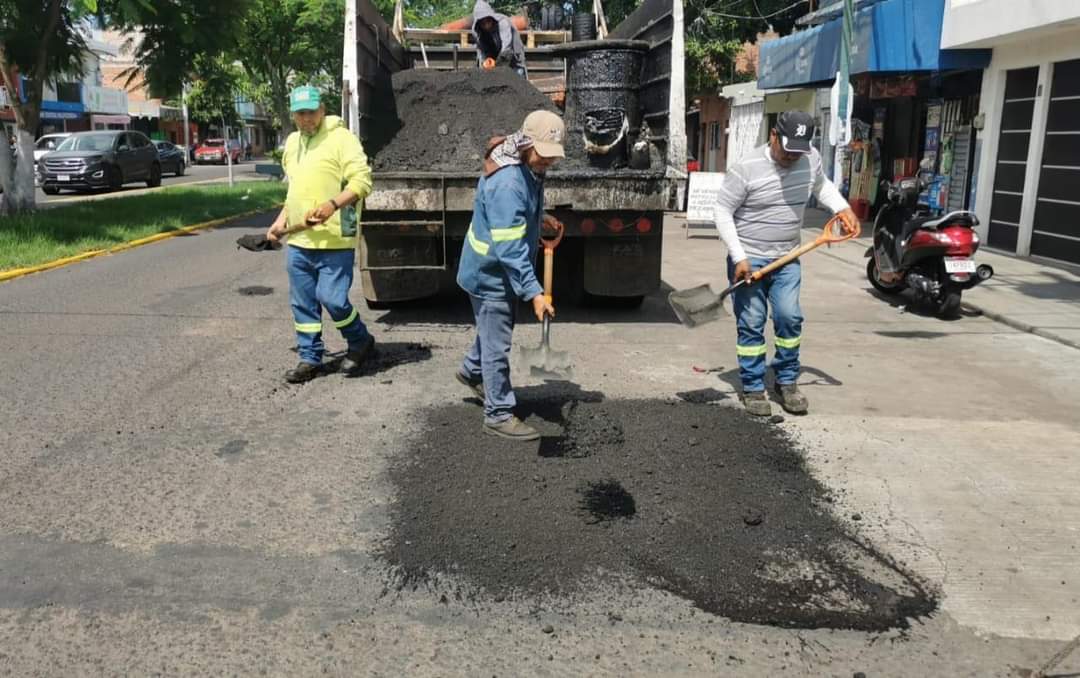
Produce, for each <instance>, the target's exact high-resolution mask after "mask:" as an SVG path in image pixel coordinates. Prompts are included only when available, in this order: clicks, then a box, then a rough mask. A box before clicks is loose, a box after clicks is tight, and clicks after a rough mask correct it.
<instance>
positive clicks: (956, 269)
mask: <svg viewBox="0 0 1080 678" xmlns="http://www.w3.org/2000/svg"><path fill="white" fill-rule="evenodd" d="M945 272H946V273H974V272H975V260H974V259H946V260H945Z"/></svg>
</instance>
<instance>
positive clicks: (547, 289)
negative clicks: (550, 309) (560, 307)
mask: <svg viewBox="0 0 1080 678" xmlns="http://www.w3.org/2000/svg"><path fill="white" fill-rule="evenodd" d="M554 272H555V250H553V249H551V248H549V247H545V248H544V296H545V297H547V302H548V303H549V304H550V303H551V287H552V285H551V279H552V277H553V274H554Z"/></svg>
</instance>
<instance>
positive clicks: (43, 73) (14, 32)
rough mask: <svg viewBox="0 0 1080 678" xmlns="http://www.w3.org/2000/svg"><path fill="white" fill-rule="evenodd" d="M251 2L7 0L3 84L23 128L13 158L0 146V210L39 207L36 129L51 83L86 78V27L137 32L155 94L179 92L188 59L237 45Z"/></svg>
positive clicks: (140, 60)
mask: <svg viewBox="0 0 1080 678" xmlns="http://www.w3.org/2000/svg"><path fill="white" fill-rule="evenodd" d="M248 2H249V0H230V1H229V2H218V1H217V0H189V1H187V2H151V0H3V11H2V12H0V84H3V85H4V87H5V89H6V90H7V91H8V93H9V97H8V98H9V100H10V101H11V105H12V109H13V110H14V112H15V121H16V126H17V129H18V133H17V135H16V136H17V139H16V141H17V143H16V152H15V154H14V157H12V154H10V153H9V152H8V150H7V144H2V145H0V187H2V188H3V195H2V197H0V214H6V213H10V212H13V211H19V210H28V209H33V208H34V206H35V198H34V176H33V147H34V133H35V132H36V131H37V128H38V123H39V122H40V117H41V100H42V94H43V90H44V86H45V83H46V82H57V81H59V80H61V79H62V78H78V77H81V76H82V71H83V57H84V54H85V52H86V38H85V35H86V32H87V30H88V29H89V28H90V27H91V26H92V25H94V24H97V25H99V26H109V27H113V28H117V29H119V30H121V31H124V30H127V31H138V33H139V34H141V36H142V37H141V38H140V39H139V40H138V43H137V44H136V45H134V47H135V59H136V62H137V64H138V69H137V70H136V69H133V70H132V72H131V73H130V74H129V75H130V78H129V80H130V81H133V80H135V79H136V78H137V77H138V71H142V73H143V75H144V77H145V79H146V81H147V84H148V85H149V87H150V89H151V91H152V92H153V93H156V94H158V95H159V96H169V95H173V94H176V93H177V92H179V91H180V87H181V83H182V82H183V81H184V79H185V78H186V77H187V74H188V70H189V67H188V64H191V63H193V62H194V60H195V58H196V57H198V56H199V55H204V54H209V55H214V54H219V53H220V52H221V51H222V50H223V49H225V48H227V47H229V46H231V44H232V39H233V36H234V35H235V32H236V30H237V20H238V19H239V17H240V16H241V15H242V14H243V12H244V11H245V9H246V6H247V3H248ZM16 72H17V73H20V74H22V75H24V76H27V77H28V78H29V83H30V85H29V87H28V88H27V90H28V91H26V92H24V96H25V98H26V101H20V100H19V98H18V97H17V96H16V95H15V93H16V92H18V91H19V88H18V87H16Z"/></svg>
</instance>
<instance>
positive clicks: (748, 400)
mask: <svg viewBox="0 0 1080 678" xmlns="http://www.w3.org/2000/svg"><path fill="white" fill-rule="evenodd" d="M742 402H743V407H745V408H746V411H747V412H749V413H750V414H752V415H754V416H755V417H767V416H769V415H770V414H772V406H771V405H769V401H768V399H767V398H765V391H743V394H742Z"/></svg>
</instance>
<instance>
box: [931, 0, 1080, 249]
mask: <svg viewBox="0 0 1080 678" xmlns="http://www.w3.org/2000/svg"><path fill="white" fill-rule="evenodd" d="M1020 5H1022V11H1018V10H1020V7H1019V6H1020ZM941 46H942V47H943V48H947V49H959V48H982V49H991V50H992V57H991V60H990V63H989V65H988V66H987V67H986V69H985V70H984V71H983V74H982V97H981V108H980V116H979V117H980V120H979V123H980V124H979V125H978V126H979V127H981V130H980V131H979V132H978V137H977V142H976V144H977V148H978V152H977V155H978V158H977V170H976V171H977V181H976V187H975V191H976V199H975V211H976V213H977V214H978V215H979V217H980V219H981V220H982V222H983V223H982V225H981V226H980V229H981V231H982V235H983V236H984V238H985V239H986V241H987V243H988V244H989V245H990V246H991V247H994V248H998V249H1001V250H1004V251H1007V252H1012V253H1015V254H1018V255H1022V256H1027V255H1032V256H1039V257H1046V258H1049V259H1055V260H1058V261H1064V262H1069V263H1073V264H1080V2H1064V1H1063V0H1026V1H1025V2H1016V1H1015V0H949V5H948V8H947V9H946V13H945V17H944V25H943V30H942V36H941Z"/></svg>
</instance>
